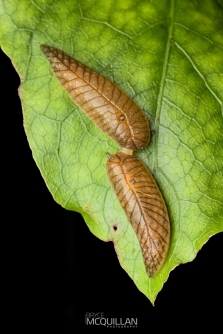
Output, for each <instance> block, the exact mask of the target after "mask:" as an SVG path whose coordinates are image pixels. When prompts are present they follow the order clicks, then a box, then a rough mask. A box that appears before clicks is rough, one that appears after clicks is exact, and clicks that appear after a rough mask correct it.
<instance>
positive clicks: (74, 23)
mask: <svg viewBox="0 0 223 334" xmlns="http://www.w3.org/2000/svg"><path fill="white" fill-rule="evenodd" d="M0 43H1V47H2V49H3V51H4V52H5V53H6V54H7V55H8V56H10V57H11V58H12V62H13V64H14V66H15V67H16V68H17V70H18V73H19V75H20V77H21V82H22V85H21V87H20V93H21V99H22V105H23V110H24V126H25V130H26V134H27V137H28V141H29V144H30V147H31V149H32V152H33V157H34V159H35V161H36V163H37V165H38V167H39V169H40V171H41V173H42V176H43V178H44V180H45V182H46V184H47V187H48V188H49V190H50V192H51V193H52V195H53V197H54V199H55V200H56V201H57V202H58V203H60V204H61V205H62V206H63V207H64V208H66V209H69V210H74V211H78V212H80V213H81V214H82V215H83V217H84V218H85V221H86V222H87V224H88V227H89V228H90V230H91V231H92V233H93V234H95V235H96V236H97V237H98V238H100V239H102V240H113V242H114V243H115V249H116V252H117V254H118V258H119V261H120V264H121V266H122V267H123V268H124V269H125V270H126V271H127V273H128V274H129V276H130V277H131V278H132V279H133V280H134V282H135V284H136V285H137V287H138V288H139V290H141V291H142V292H143V293H144V294H145V295H146V296H147V297H148V298H149V299H150V301H151V302H152V303H153V302H154V300H155V297H156V295H157V293H158V292H159V291H160V290H161V288H162V286H163V283H164V282H165V281H166V280H167V278H168V275H169V273H170V271H171V270H173V269H174V268H175V267H176V266H177V265H179V264H180V263H186V262H188V261H192V260H193V259H194V257H195V256H196V254H197V252H198V250H199V249H200V248H201V247H202V245H203V244H204V243H205V242H206V241H207V240H208V239H209V238H210V236H212V235H214V234H216V233H218V232H222V231H223V117H222V116H223V103H222V101H223V74H222V73H223V61H222V59H223V8H222V1H220V0H219V1H217V0H204V1H203V0H200V1H199V0H198V1H196V2H195V1H187V0H181V1H177V0H175V1H174V0H170V1H167V0H166V1H165V0H160V1H151V2H150V1H145V0H144V1H143V0H140V1H133V0H128V1H127V0H126V1H119V2H118V1H111V0H110V1H100V0H99V1H93V0H92V1H87V0H84V1H83V0H82V1H80V0H76V1H74V0H68V1H66V3H65V2H64V1H62V0H58V1H55V2H52V1H50V0H48V1H41V0H37V1H35V2H30V1H29V0H19V1H16V0H11V1H10V0H7V1H6V0H5V1H2V3H1V4H0ZM41 44H48V45H52V46H54V47H57V48H60V49H62V50H63V51H65V52H66V53H68V54H70V55H71V56H74V57H75V58H77V59H78V60H80V61H81V62H82V63H84V64H86V65H87V66H89V67H91V68H92V69H94V70H95V71H97V72H100V73H102V74H103V75H105V76H106V77H108V78H110V79H111V80H112V81H114V82H115V83H117V84H118V85H119V86H120V87H121V88H122V89H123V90H124V91H125V92H126V93H127V94H129V95H130V96H131V97H132V98H133V99H134V100H135V101H136V102H137V103H138V104H139V105H140V106H141V108H142V109H143V110H144V112H145V113H146V114H147V116H148V118H149V121H150V125H151V130H152V133H153V136H152V140H151V142H150V144H149V145H148V147H147V148H146V149H144V150H143V151H142V152H137V153H136V155H137V156H139V157H140V159H142V160H143V161H144V162H145V164H146V165H147V166H148V168H149V169H150V170H151V171H152V173H153V175H154V177H155V179H156V180H157V183H158V185H159V187H160V189H161V192H162V193H163V196H164V198H165V200H166V203H167V207H168V210H169V215H170V220H171V229H172V235H171V247H170V250H169V254H168V258H167V261H166V263H165V264H164V266H163V268H162V269H161V271H160V272H159V273H158V274H157V275H156V276H155V277H154V278H149V277H148V276H147V275H146V272H145V268H144V264H143V259H142V255H141V251H140V247H139V243H138V240H137V238H136V235H135V234H134V231H133V229H132V227H131V225H130V223H129V222H128V221H127V218H126V216H125V213H124V212H123V210H122V208H121V206H120V204H119V202H118V200H117V198H116V196H115V194H114V191H113V190H112V189H111V186H110V184H109V181H108V178H107V175H106V171H105V164H106V159H107V158H106V155H105V153H106V152H110V153H115V152H117V151H118V149H119V147H118V145H117V144H116V143H114V142H113V141H112V140H111V139H109V138H108V137H107V136H106V135H105V134H103V133H102V132H101V131H100V130H98V128H96V126H95V125H94V124H93V123H92V122H91V121H90V120H89V119H88V118H87V117H86V116H85V115H84V114H83V112H82V111H81V110H80V109H78V108H77V107H76V106H75V105H74V103H73V102H72V100H71V99H70V98H69V96H68V95H67V93H66V92H65V91H64V90H63V88H62V87H61V86H60V84H59V82H58V81H57V80H56V78H55V77H54V75H53V74H52V71H51V69H50V66H49V63H48V61H47V60H46V58H45V57H44V55H43V54H42V53H41V50H40V45H41ZM114 225H115V226H116V227H117V230H116V231H115V230H114V228H113V226H114Z"/></svg>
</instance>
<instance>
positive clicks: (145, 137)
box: [41, 45, 150, 150]
mask: <svg viewBox="0 0 223 334" xmlns="http://www.w3.org/2000/svg"><path fill="white" fill-rule="evenodd" d="M41 49H42V51H43V53H44V54H45V55H46V57H47V58H48V60H49V62H50V64H51V67H52V69H53V72H54V74H55V76H56V77H57V79H58V80H59V81H60V83H61V85H62V86H63V87H64V89H65V90H66V91H67V92H68V93H69V95H70V97H71V98H72V99H73V101H74V102H75V104H76V105H77V106H78V107H80V109H82V110H83V111H84V112H85V113H86V115H87V116H88V117H89V118H90V119H91V120H92V121H93V122H94V123H95V124H96V125H97V126H98V127H99V128H100V129H101V130H102V131H103V132H105V133H106V134H107V135H108V136H109V137H111V138H112V139H113V140H114V141H116V142H117V143H118V144H119V145H120V146H122V147H125V148H128V149H131V150H141V149H143V148H144V147H145V146H146V145H147V144H148V142H149V140H150V129H149V123H148V120H147V118H146V116H145V115H144V113H143V112H142V110H141V109H140V108H139V107H138V106H137V104H136V103H135V102H134V101H133V100H132V99H131V98H130V97H129V96H128V95H127V94H125V93H124V92H123V90H122V89H121V88H119V87H118V86H117V85H115V84H114V83H112V82H111V81H109V80H108V79H106V78H105V77H103V76H102V75H100V74H98V73H96V72H94V71H93V70H91V69H90V68H89V67H87V66H85V65H83V64H81V63H80V62H78V61H77V60H76V59H74V58H71V57H70V56H68V55H67V54H66V53H64V52H63V51H61V50H58V49H56V48H54V47H50V46H47V45H41Z"/></svg>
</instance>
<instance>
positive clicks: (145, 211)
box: [41, 45, 170, 277]
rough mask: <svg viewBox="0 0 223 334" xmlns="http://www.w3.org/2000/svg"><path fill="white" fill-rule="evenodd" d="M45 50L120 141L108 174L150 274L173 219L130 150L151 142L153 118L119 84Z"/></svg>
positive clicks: (163, 252) (74, 95) (75, 96)
mask: <svg viewBox="0 0 223 334" xmlns="http://www.w3.org/2000/svg"><path fill="white" fill-rule="evenodd" d="M41 49H42V51H43V53H44V54H45V56H46V57H47V58H48V60H49V62H50V65H51V67H52V70H53V73H54V75H55V76H56V77H57V79H58V80H59V82H60V83H61V85H62V86H63V88H64V89H65V90H66V92H67V93H68V94H69V95H70V97H71V99H72V100H73V101H74V103H75V104H76V105H77V106H78V107H79V108H80V109H81V110H82V111H83V112H84V113H85V114H86V115H87V116H88V117H89V118H90V119H91V120H92V121H93V122H94V123H95V124H96V125H97V127H98V128H100V129H101V130H102V131H103V132H104V133H106V134H107V135H108V136H109V137H110V138H112V139H113V140H114V141H116V142H117V143H118V144H119V145H120V146H121V150H120V151H119V152H117V153H116V154H110V153H107V156H108V160H107V164H106V170H107V175H108V178H109V180H110V183H111V185H112V187H113V189H114V191H115V193H116V195H117V197H118V200H119V202H120V204H121V206H122V207H123V209H124V210H125V213H126V216H127V218H128V220H129V221H130V223H131V225H132V227H133V229H134V231H135V233H136V235H137V237H138V240H139V243H140V246H141V250H142V255H143V260H144V263H145V267H146V271H147V274H148V275H149V276H150V277H153V276H155V275H156V273H157V272H158V271H159V270H160V268H161V267H162V265H163V263H164V262H165V260H166V256H167V253H168V249H169V244H170V222H169V217H168V212H167V208H166V205H165V202H164V199H163V197H162V194H161V192H160V190H159V188H158V186H157V184H156V182H155V180H154V178H153V176H152V174H151V173H150V171H149V170H148V168H147V167H146V166H145V165H144V164H143V163H142V162H141V160H140V159H138V158H137V157H135V156H134V155H132V151H135V150H142V149H143V148H144V147H146V146H147V144H148V143H149V141H150V128H149V122H148V120H147V118H146V116H145V114H144V113H143V111H142V110H141V109H140V108H139V106H138V105H137V104H136V103H135V102H134V101H133V100H132V99H131V98H130V97H129V96H128V95H127V94H126V93H125V92H124V91H123V90H122V89H121V88H120V87H118V86H117V85H116V84H114V83H113V82H111V81H110V80H108V79H107V78H105V77H104V76H102V75H101V74H99V73H97V72H95V71H93V70H91V69H90V68H89V67H87V66H85V65H83V64H82V63H80V62H79V61H77V60H76V59H74V58H72V57H70V56H69V55H67V54H66V53H64V52H63V51H61V50H59V49H57V48H54V47H51V46H48V45H41Z"/></svg>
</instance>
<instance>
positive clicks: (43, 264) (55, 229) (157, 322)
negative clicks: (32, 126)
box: [0, 50, 223, 333]
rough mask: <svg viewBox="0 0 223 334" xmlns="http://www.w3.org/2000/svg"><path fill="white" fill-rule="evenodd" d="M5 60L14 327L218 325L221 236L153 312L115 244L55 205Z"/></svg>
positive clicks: (174, 280)
mask: <svg viewBox="0 0 223 334" xmlns="http://www.w3.org/2000/svg"><path fill="white" fill-rule="evenodd" d="M0 57H1V58H0V60H1V64H2V65H1V66H2V71H1V73H2V74H1V83H2V84H1V114H2V118H3V119H2V129H3V131H2V133H1V135H2V157H3V162H2V164H1V166H2V168H3V170H2V177H3V179H4V181H5V182H3V183H2V194H3V198H4V201H3V202H2V209H3V212H4V211H6V214H5V215H3V216H2V217H3V219H2V223H3V226H5V227H6V230H5V232H4V233H3V239H4V243H5V245H6V246H5V247H4V254H3V255H4V256H3V257H4V261H5V265H6V269H5V270H4V277H5V278H6V283H5V286H4V291H6V292H7V296H8V297H7V303H9V304H7V305H10V306H8V311H9V313H10V315H11V321H12V322H13V321H16V322H17V323H19V324H20V326H22V328H23V329H24V328H25V327H28V328H30V327H29V326H31V328H32V327H33V329H36V328H37V327H38V328H40V329H42V331H41V332H44V333H45V332H48V333H55V332H59V333H74V332H77V331H76V330H75V329H76V328H77V327H79V329H83V330H88V331H93V329H95V328H93V326H86V325H85V323H84V321H85V313H87V312H104V316H105V317H109V318H110V317H114V318H120V317H121V318H126V317H129V318H130V317H134V318H138V329H139V328H141V327H143V326H145V327H144V329H148V331H154V330H158V329H159V328H160V327H162V326H164V328H174V327H176V326H177V324H176V323H175V320H176V317H177V319H178V320H179V319H180V324H181V328H185V329H186V327H188V328H189V327H190V326H192V321H195V323H197V324H198V325H199V326H200V324H201V323H204V322H205V323H206V322H207V321H208V322H209V321H210V322H211V323H212V326H215V325H216V324H217V323H218V322H220V320H221V318H219V311H222V299H223V286H222V285H223V279H222V278H223V275H222V254H223V252H222V245H223V243H222V241H223V235H222V233H221V234H218V235H216V236H214V237H212V238H211V239H210V240H209V241H208V242H207V243H206V244H205V245H204V247H203V248H202V250H201V251H200V252H199V253H198V255H197V257H196V259H195V260H194V261H193V262H191V263H188V264H185V265H180V266H179V267H177V268H176V269H175V270H174V271H173V272H171V274H170V277H169V279H168V281H167V282H166V283H165V285H164V288H163V290H162V291H161V292H160V293H159V295H158V297H157V300H156V302H155V307H153V306H152V305H151V303H150V302H149V300H148V299H147V298H146V297H145V296H144V295H143V294H142V293H141V292H140V291H139V290H138V289H137V288H136V286H135V285H134V283H133V281H132V280H131V279H130V278H129V277H128V275H127V274H126V273H125V272H124V270H123V269H122V268H121V267H120V265H119V262H118V259H117V255H116V253H115V251H114V246H113V243H112V242H102V241H101V240H99V239H97V238H96V237H95V236H94V235H92V234H91V233H90V231H89V229H88V227H87V226H86V224H85V222H84V220H83V219H82V217H81V216H80V215H79V214H78V213H74V212H69V211H66V210H65V209H63V208H62V207H61V206H60V205H58V204H57V203H56V202H55V201H54V200H53V198H52V196H51V194H50V192H49V190H48V189H47V187H46V185H45V183H44V180H43V178H42V176H41V174H40V172H39V169H38V168H37V166H36V164H35V162H34V160H33V158H32V153H31V150H30V148H29V144H28V142H27V138H26V135H25V132H24V129H23V120H22V110H21V103H20V99H19V96H18V91H17V89H18V86H19V83H20V81H19V77H18V75H17V73H16V71H15V69H14V67H13V66H12V64H11V61H10V59H9V58H8V57H7V56H6V55H5V54H4V53H3V52H2V51H1V50H0ZM15 319H17V320H15ZM30 324H31V325H30ZM99 329H101V328H99V327H97V330H99ZM212 329H213V327H212ZM105 330H106V329H105V328H103V331H105ZM107 330H112V329H107ZM132 330H134V329H132ZM176 330H177V329H176ZM179 331H180V330H179ZM32 332H33V331H32V330H31V331H30V333H32ZM78 332H79V330H78ZM177 332H178V330H177Z"/></svg>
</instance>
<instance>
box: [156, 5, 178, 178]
mask: <svg viewBox="0 0 223 334" xmlns="http://www.w3.org/2000/svg"><path fill="white" fill-rule="evenodd" d="M174 16H175V0H171V3H170V15H169V17H170V25H169V29H168V35H167V42H166V49H165V56H164V62H163V71H162V76H161V81H160V89H159V95H158V99H157V109H156V119H155V139H154V146H153V151H154V155H153V157H154V158H153V166H152V170H153V175H155V173H156V170H157V168H158V138H159V124H160V113H161V107H162V100H163V91H164V85H165V78H166V73H167V67H168V60H169V55H170V41H171V38H172V36H173V26H174Z"/></svg>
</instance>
